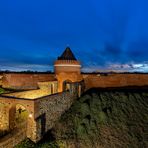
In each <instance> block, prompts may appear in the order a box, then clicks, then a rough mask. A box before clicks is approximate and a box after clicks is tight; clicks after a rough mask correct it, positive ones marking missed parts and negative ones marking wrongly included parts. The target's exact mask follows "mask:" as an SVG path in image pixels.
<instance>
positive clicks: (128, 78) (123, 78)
mask: <svg viewBox="0 0 148 148" xmlns="http://www.w3.org/2000/svg"><path fill="white" fill-rule="evenodd" d="M83 78H84V82H85V88H86V90H87V89H90V88H95V87H103V88H105V87H124V86H145V85H148V74H109V75H107V76H103V75H100V74H98V75H96V74H83Z"/></svg>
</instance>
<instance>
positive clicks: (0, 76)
mask: <svg viewBox="0 0 148 148" xmlns="http://www.w3.org/2000/svg"><path fill="white" fill-rule="evenodd" d="M2 78H3V75H2V74H0V86H1V85H2Z"/></svg>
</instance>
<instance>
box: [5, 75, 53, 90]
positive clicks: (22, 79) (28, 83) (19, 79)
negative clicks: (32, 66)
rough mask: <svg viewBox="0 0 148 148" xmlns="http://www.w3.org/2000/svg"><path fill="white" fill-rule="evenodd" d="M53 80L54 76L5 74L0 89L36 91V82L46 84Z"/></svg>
mask: <svg viewBox="0 0 148 148" xmlns="http://www.w3.org/2000/svg"><path fill="white" fill-rule="evenodd" d="M54 80H55V75H54V74H25V73H6V74H3V78H2V87H3V88H12V89H27V90H28V89H37V88H38V84H37V83H38V82H48V81H54Z"/></svg>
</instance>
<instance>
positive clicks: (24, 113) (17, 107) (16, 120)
mask: <svg viewBox="0 0 148 148" xmlns="http://www.w3.org/2000/svg"><path fill="white" fill-rule="evenodd" d="M28 118H29V112H28V110H27V109H26V107H25V106H24V105H21V104H14V105H13V106H12V107H11V108H10V110H9V129H10V130H13V129H14V128H21V126H26V125H27V122H28Z"/></svg>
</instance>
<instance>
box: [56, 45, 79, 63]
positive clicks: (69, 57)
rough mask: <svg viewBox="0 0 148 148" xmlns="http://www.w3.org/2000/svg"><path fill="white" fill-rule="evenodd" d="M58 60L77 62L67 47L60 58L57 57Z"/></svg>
mask: <svg viewBox="0 0 148 148" xmlns="http://www.w3.org/2000/svg"><path fill="white" fill-rule="evenodd" d="M58 60H75V61H77V59H76V58H75V56H74V54H73V52H72V51H71V49H70V48H69V47H67V48H66V49H65V51H64V52H63V53H62V55H61V56H60V57H58Z"/></svg>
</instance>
